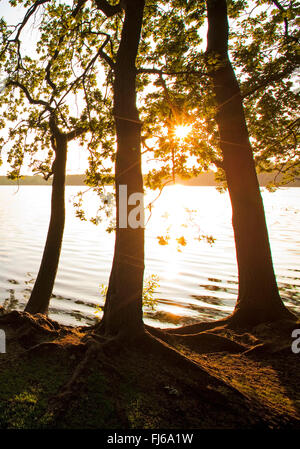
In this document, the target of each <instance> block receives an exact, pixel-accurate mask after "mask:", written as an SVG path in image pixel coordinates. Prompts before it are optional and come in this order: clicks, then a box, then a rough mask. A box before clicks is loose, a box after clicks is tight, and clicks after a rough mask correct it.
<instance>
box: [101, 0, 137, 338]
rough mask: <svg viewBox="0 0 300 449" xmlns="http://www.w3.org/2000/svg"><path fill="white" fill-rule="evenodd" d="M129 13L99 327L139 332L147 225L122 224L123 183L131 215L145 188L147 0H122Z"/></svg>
mask: <svg viewBox="0 0 300 449" xmlns="http://www.w3.org/2000/svg"><path fill="white" fill-rule="evenodd" d="M124 9H125V18H124V24H123V29H122V35H121V41H120V45H119V49H118V53H117V57H116V63H115V67H114V76H115V78H114V114H115V124H116V134H117V154H116V165H115V187H116V200H117V211H116V218H117V227H116V239H115V249H114V260H113V265H112V270H111V275H110V279H109V286H108V292H107V296H106V302H105V307H104V316H103V319H102V322H101V323H100V327H101V330H102V331H103V329H104V331H105V333H106V334H109V335H120V334H126V335H127V336H135V335H137V334H138V333H141V332H143V329H144V326H143V314H142V293H143V275H144V228H143V227H138V228H136V229H133V228H131V227H130V225H129V224H128V226H127V227H126V228H122V227H120V225H119V219H120V207H119V187H120V186H127V219H128V215H129V214H130V211H131V210H132V208H134V207H135V206H132V205H128V198H129V196H130V195H131V194H133V193H141V194H143V177H142V169H141V122H140V120H139V113H138V110H137V107H136V66H135V61H136V56H137V52H138V46H139V41H140V34H141V28H142V20H143V11H144V0H126V1H124Z"/></svg>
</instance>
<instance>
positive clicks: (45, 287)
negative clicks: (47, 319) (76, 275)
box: [25, 133, 67, 314]
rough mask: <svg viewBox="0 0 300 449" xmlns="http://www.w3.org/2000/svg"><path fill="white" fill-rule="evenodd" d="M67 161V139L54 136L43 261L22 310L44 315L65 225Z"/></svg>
mask: <svg viewBox="0 0 300 449" xmlns="http://www.w3.org/2000/svg"><path fill="white" fill-rule="evenodd" d="M66 161H67V137H66V136H65V135H64V134H62V133H61V134H59V135H56V137H55V161H54V164H53V184H52V197H51V217H50V223H49V228H48V234H47V240H46V244H45V248H44V253H43V258H42V262H41V265H40V269H39V272H38V276H37V279H36V281H35V284H34V287H33V290H32V292H31V296H30V298H29V301H28V303H27V305H26V308H25V311H26V312H29V313H32V314H36V313H43V314H47V312H48V307H49V302H50V298H51V294H52V290H53V286H54V281H55V277H56V272H57V267H58V262H59V257H60V251H61V245H62V239H63V232H64V225H65V177H66Z"/></svg>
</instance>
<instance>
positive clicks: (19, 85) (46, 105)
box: [6, 80, 52, 111]
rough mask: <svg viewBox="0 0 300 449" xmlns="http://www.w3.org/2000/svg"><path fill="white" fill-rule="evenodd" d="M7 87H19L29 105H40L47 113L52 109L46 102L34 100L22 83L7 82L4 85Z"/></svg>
mask: <svg viewBox="0 0 300 449" xmlns="http://www.w3.org/2000/svg"><path fill="white" fill-rule="evenodd" d="M6 85H7V86H16V87H19V88H20V89H21V90H22V91H23V92H24V94H25V95H26V98H27V100H28V101H29V103H30V104H36V105H40V106H44V107H45V108H46V109H47V110H48V111H51V110H52V108H51V106H50V104H49V103H48V102H47V101H44V100H35V99H34V98H33V97H32V96H31V95H30V93H29V90H28V89H27V87H25V86H24V85H23V84H22V83H20V82H19V81H12V80H9V81H7V83H6Z"/></svg>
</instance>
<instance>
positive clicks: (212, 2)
mask: <svg viewBox="0 0 300 449" xmlns="http://www.w3.org/2000/svg"><path fill="white" fill-rule="evenodd" d="M206 3H207V16H208V35H207V52H206V58H207V67H208V70H209V75H210V77H211V80H212V84H213V89H214V94H215V99H216V104H217V114H216V121H217V125H218V130H219V137H220V147H221V150H222V154H223V165H224V170H225V174H226V179H227V184H228V190H229V194H230V199H231V204H232V213H233V215H232V223H233V229H234V237H235V244H236V256H237V263H238V275H239V292H238V300H237V304H236V307H235V310H234V313H233V315H232V320H233V321H236V322H237V323H239V324H242V325H243V324H250V325H251V324H257V323H260V322H268V321H274V320H277V319H281V318H291V317H293V315H292V314H291V313H290V312H289V311H288V310H287V309H286V308H285V306H284V304H283V302H282V300H281V298H280V295H279V292H278V287H277V283H276V278H275V274H274V269H273V262H272V256H271V250H270V244H269V237H268V231H267V226H266V220H265V213H264V207H263V202H262V198H261V194H260V189H259V184H258V180H257V175H256V171H255V164H254V158H253V152H252V148H251V144H250V141H249V134H248V129H247V125H246V120H245V116H244V110H243V103H242V97H241V92H240V87H239V84H238V82H237V79H236V76H235V73H234V70H233V68H232V65H231V62H230V60H229V56H228V33H229V26H228V18H227V4H226V0H207V2H206Z"/></svg>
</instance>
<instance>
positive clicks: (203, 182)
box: [0, 172, 300, 187]
mask: <svg viewBox="0 0 300 449" xmlns="http://www.w3.org/2000/svg"><path fill="white" fill-rule="evenodd" d="M84 178H85V175H67V182H66V184H67V185H68V186H82V185H85V184H84ZM258 179H259V184H260V185H261V186H266V185H267V184H268V183H269V182H271V181H272V180H273V179H274V174H272V173H260V174H259V175H258ZM177 182H178V183H179V184H183V185H187V186H215V185H217V184H216V181H215V176H214V173H213V172H207V173H202V174H201V175H199V176H197V177H196V178H191V179H178V180H177ZM51 183H52V179H49V180H48V181H45V180H44V178H43V177H42V176H24V177H22V178H21V179H19V180H18V181H13V180H11V179H8V178H7V177H6V176H0V185H18V184H19V185H30V186H42V185H51ZM288 187H300V179H299V180H297V181H294V182H292V183H290V184H288Z"/></svg>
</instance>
